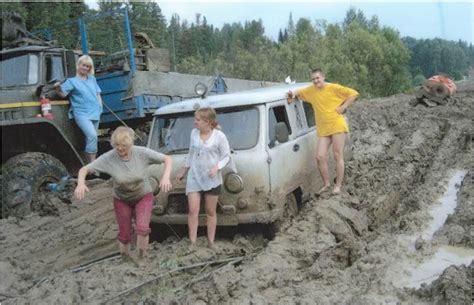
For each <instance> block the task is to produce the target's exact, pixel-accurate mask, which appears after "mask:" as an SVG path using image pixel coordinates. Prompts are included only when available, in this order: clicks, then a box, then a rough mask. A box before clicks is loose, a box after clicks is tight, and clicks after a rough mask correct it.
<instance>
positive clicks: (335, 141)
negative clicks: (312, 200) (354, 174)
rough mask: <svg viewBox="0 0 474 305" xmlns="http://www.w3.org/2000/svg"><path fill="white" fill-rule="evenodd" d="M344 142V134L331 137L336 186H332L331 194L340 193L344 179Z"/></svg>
mask: <svg viewBox="0 0 474 305" xmlns="http://www.w3.org/2000/svg"><path fill="white" fill-rule="evenodd" d="M345 140H346V134H345V133H338V134H334V135H332V149H333V152H334V159H335V162H336V185H334V190H333V193H335V194H337V193H340V192H341V187H342V180H343V179H344V142H345Z"/></svg>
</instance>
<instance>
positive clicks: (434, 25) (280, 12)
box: [86, 0, 474, 43]
mask: <svg viewBox="0 0 474 305" xmlns="http://www.w3.org/2000/svg"><path fill="white" fill-rule="evenodd" d="M86 2H94V1H92V0H91V1H86ZM157 2H158V5H159V6H160V8H161V10H162V13H163V15H164V16H165V17H166V19H167V21H169V20H170V18H171V16H172V14H174V13H176V14H178V15H179V16H180V18H181V20H184V19H186V20H188V21H189V22H194V21H195V18H196V17H195V16H196V14H197V13H199V14H201V16H205V17H206V19H207V22H208V24H213V25H214V26H215V27H218V28H221V27H222V25H224V24H225V23H233V22H241V23H242V24H244V23H245V21H247V20H248V21H250V20H258V19H262V21H263V26H264V27H265V34H266V35H267V36H268V37H270V38H273V39H275V40H276V39H277V37H278V31H279V30H280V29H284V28H286V26H287V24H288V18H289V15H290V12H291V13H292V15H293V21H294V22H295V24H296V22H297V21H298V19H299V18H307V19H309V20H311V21H312V22H313V23H314V21H315V20H318V19H325V20H326V21H328V22H329V23H341V22H342V21H343V20H344V17H345V15H346V12H347V11H348V9H349V8H350V7H351V6H353V7H355V8H356V9H360V10H362V11H363V12H364V15H365V16H366V17H367V18H368V19H370V18H371V17H372V16H373V15H376V16H377V17H378V19H379V22H380V24H381V25H383V26H389V27H392V28H395V29H396V30H398V31H399V32H400V35H401V36H402V37H403V36H412V37H414V38H418V39H421V38H428V39H432V38H436V37H438V38H443V39H447V40H456V41H457V40H459V39H461V40H464V41H467V42H468V43H473V35H474V32H473V28H474V18H473V15H474V4H473V3H474V2H473V1H441V2H434V1H427V0H420V1H387V2H385V1H384V2H382V1H302V2H289V1H258V2H256V1H228V0H227V1H222V0H221V1H180V0H173V1H168V0H166V1H157ZM92 7H94V6H92Z"/></svg>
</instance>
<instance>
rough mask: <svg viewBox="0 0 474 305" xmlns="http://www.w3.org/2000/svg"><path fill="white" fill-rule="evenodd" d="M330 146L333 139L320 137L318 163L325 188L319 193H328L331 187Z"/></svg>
mask: <svg viewBox="0 0 474 305" xmlns="http://www.w3.org/2000/svg"><path fill="white" fill-rule="evenodd" d="M329 145H331V137H319V138H318V145H317V147H316V163H317V165H318V169H319V173H320V174H321V178H322V179H323V188H322V189H321V190H319V192H318V193H322V192H324V191H326V190H327V189H328V188H329V186H330V185H331V184H330V182H329V172H328V163H327V159H328V151H329Z"/></svg>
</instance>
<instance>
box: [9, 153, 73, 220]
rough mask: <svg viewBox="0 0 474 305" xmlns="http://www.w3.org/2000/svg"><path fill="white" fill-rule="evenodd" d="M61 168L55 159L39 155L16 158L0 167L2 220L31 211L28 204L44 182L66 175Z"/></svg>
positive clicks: (45, 183)
mask: <svg viewBox="0 0 474 305" xmlns="http://www.w3.org/2000/svg"><path fill="white" fill-rule="evenodd" d="M67 175H68V172H67V170H66V168H65V167H64V165H63V164H62V163H61V161H59V160H58V159H56V158H55V157H53V156H51V155H48V154H45V153H39V152H29V153H23V154H20V155H16V156H14V157H13V158H11V159H9V160H8V161H7V162H6V163H5V164H4V165H3V168H2V198H1V199H2V203H3V213H2V218H3V217H7V216H8V215H12V216H18V217H22V216H24V215H26V214H28V213H30V212H31V203H32V201H33V200H34V199H35V198H36V197H37V196H38V194H39V193H40V192H42V191H45V190H46V185H47V183H52V182H53V183H56V182H58V181H59V180H60V179H61V177H64V176H67Z"/></svg>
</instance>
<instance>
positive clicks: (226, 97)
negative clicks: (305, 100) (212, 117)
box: [154, 82, 311, 115]
mask: <svg viewBox="0 0 474 305" xmlns="http://www.w3.org/2000/svg"><path fill="white" fill-rule="evenodd" d="M309 85H311V83H309V82H308V83H296V84H284V85H277V86H271V87H266V88H258V89H252V90H245V91H240V92H235V93H226V94H217V95H211V96H208V97H206V98H204V99H202V98H193V99H188V100H184V101H181V102H176V103H172V104H168V105H165V106H163V107H160V108H158V109H157V110H156V111H155V113H154V115H160V114H170V113H181V112H190V111H195V110H196V109H198V108H200V107H212V108H215V109H218V108H226V107H235V106H248V105H257V104H263V103H268V102H272V101H277V100H281V99H284V98H286V93H287V92H288V90H290V89H291V90H295V89H299V88H303V87H306V86H309Z"/></svg>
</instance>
